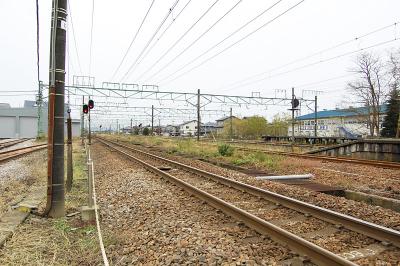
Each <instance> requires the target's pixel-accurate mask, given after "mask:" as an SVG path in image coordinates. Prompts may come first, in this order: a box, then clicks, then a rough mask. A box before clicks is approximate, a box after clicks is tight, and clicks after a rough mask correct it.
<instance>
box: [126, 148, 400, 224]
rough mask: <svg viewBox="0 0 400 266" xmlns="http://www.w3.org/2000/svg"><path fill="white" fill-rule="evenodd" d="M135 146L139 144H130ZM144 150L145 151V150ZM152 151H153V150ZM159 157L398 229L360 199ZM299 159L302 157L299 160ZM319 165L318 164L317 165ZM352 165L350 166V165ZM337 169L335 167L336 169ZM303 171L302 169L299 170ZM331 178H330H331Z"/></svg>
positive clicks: (396, 220) (394, 217) (388, 213)
mask: <svg viewBox="0 0 400 266" xmlns="http://www.w3.org/2000/svg"><path fill="white" fill-rule="evenodd" d="M134 147H136V148H137V147H139V146H136V145H135V146H134ZM147 151H148V150H147ZM153 153H154V152H153ZM163 156H164V157H166V158H170V159H176V160H178V161H180V162H183V163H185V164H188V165H192V166H195V167H198V168H200V169H204V170H207V171H210V172H213V173H215V174H220V175H223V176H226V177H230V178H233V179H235V180H238V181H241V182H244V183H248V184H250V185H254V186H257V187H260V188H263V189H266V190H270V191H273V192H277V193H280V194H283V195H286V196H289V197H293V198H296V199H299V200H302V201H305V202H308V203H311V204H315V205H317V206H320V207H324V208H328V209H331V210H334V211H338V212H341V213H345V214H348V215H351V216H354V217H357V218H360V219H363V220H366V221H369V222H373V223H377V224H380V225H383V226H386V227H390V228H393V229H395V230H400V213H398V212H395V211H392V210H389V209H385V208H382V207H379V206H372V205H368V204H366V203H363V202H357V201H353V200H348V199H345V198H341V197H335V196H331V195H327V194H323V193H318V192H314V191H311V190H307V189H303V188H300V187H296V186H289V185H285V184H281V183H276V182H271V181H266V180H263V181H262V180H256V179H255V178H254V177H252V176H249V175H246V174H243V173H240V172H237V171H232V170H229V169H226V168H221V167H218V166H215V165H212V164H209V163H206V162H202V161H199V160H193V159H189V158H184V157H182V156H174V155H170V154H167V153H163ZM284 160H286V163H287V164H288V165H289V164H293V163H294V161H297V160H299V159H297V158H291V157H287V158H285V159H284ZM302 160H303V159H302ZM310 161H311V163H313V164H314V163H317V161H313V160H308V162H309V163H310ZM317 165H318V166H319V167H321V165H320V164H317ZM352 167H354V166H353V165H352ZM336 169H337V168H336ZM379 170H380V171H382V169H379V168H377V169H376V171H379ZM303 173H304V172H303ZM331 178H333V177H331ZM327 179H328V177H327Z"/></svg>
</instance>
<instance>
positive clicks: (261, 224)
mask: <svg viewBox="0 0 400 266" xmlns="http://www.w3.org/2000/svg"><path fill="white" fill-rule="evenodd" d="M99 141H100V142H101V143H103V144H104V145H106V146H108V147H110V148H112V149H114V150H116V151H118V152H119V153H121V154H123V155H125V156H127V157H128V158H130V159H132V160H133V161H135V162H137V163H140V164H142V165H143V166H144V167H145V168H146V169H147V170H149V171H150V172H152V173H154V174H156V175H159V176H161V177H163V178H167V179H168V180H170V181H172V182H173V183H174V184H176V185H179V186H181V187H182V188H183V189H185V190H186V191H187V192H189V193H190V194H192V195H195V196H197V197H198V198H200V199H202V200H204V201H206V202H207V203H208V204H210V205H211V206H213V207H214V208H216V209H220V210H221V211H223V212H224V213H226V214H227V215H229V216H231V217H234V218H236V219H238V220H240V221H242V222H243V223H244V224H246V225H247V226H248V227H250V228H253V229H254V230H256V231H257V232H259V233H260V234H263V235H267V236H269V237H271V238H272V239H274V240H275V241H277V242H278V243H281V244H283V245H285V246H286V245H287V246H289V248H290V249H292V250H294V251H296V252H298V253H299V254H304V255H307V256H308V257H309V258H310V259H311V260H312V261H313V262H315V263H317V264H318V265H356V264H354V263H353V262H351V261H348V260H346V259H344V258H342V257H340V256H339V255H336V254H334V253H332V252H330V251H328V250H326V249H323V248H321V247H319V246H317V245H315V244H313V243H311V242H309V241H307V240H305V239H303V238H300V237H298V236H297V235H295V234H293V233H290V232H289V231H286V230H284V229H282V228H280V227H278V226H276V225H274V224H272V223H269V222H267V221H265V220H263V219H261V218H259V217H257V216H255V215H253V214H251V213H249V212H247V211H244V210H242V209H240V208H238V207H236V206H234V205H232V204H230V203H228V202H226V201H224V200H222V199H219V198H217V197H215V196H213V195H211V194H209V193H207V192H205V191H203V190H201V189H198V188H196V187H195V186H193V185H191V184H189V183H187V182H185V181H183V180H180V179H178V178H176V177H174V176H172V175H170V174H168V173H166V172H164V171H162V170H160V169H158V168H156V167H154V166H152V165H150V164H149V163H147V162H145V161H142V160H140V159H138V158H136V157H134V156H132V155H131V154H129V153H127V152H125V151H123V150H121V149H118V148H116V147H115V146H113V145H111V144H109V143H112V142H109V143H107V141H105V140H103V139H99ZM112 144H114V143H112ZM114 145H117V144H114Z"/></svg>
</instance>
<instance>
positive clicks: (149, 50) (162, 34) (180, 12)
mask: <svg viewBox="0 0 400 266" xmlns="http://www.w3.org/2000/svg"><path fill="white" fill-rule="evenodd" d="M190 2H192V0H189V1H188V2H187V3H186V4H185V6H184V7H183V8H182V9H181V10H180V11H179V13H178V14H177V15H176V16H175V18H173V19H172V21H171V23H170V24H169V25H168V26H167V27H166V28H165V29H164V31H163V32H162V33H161V34H160V36H158V38H157V40H156V41H155V42H153V44H152V45H151V47H150V48H149V49H148V50H147V51H146V53H145V54H144V55H143V56H142V59H140V61H139V62H138V64H140V63H141V62H142V61H143V59H144V58H146V56H147V55H148V54H149V53H150V52H151V51H152V50H153V48H154V47H155V46H156V44H157V43H158V42H159V41H160V39H161V38H162V37H163V36H164V34H165V33H166V32H167V31H168V30H169V29H170V28H171V26H172V24H174V22H175V21H176V20H177V19H178V18H179V16H180V14H182V12H183V11H184V10H185V9H186V7H187V6H188V5H189V4H190ZM142 75H143V74H142ZM142 75H141V76H142ZM141 76H140V77H139V78H138V79H140V78H141Z"/></svg>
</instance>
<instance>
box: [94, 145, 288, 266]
mask: <svg viewBox="0 0 400 266" xmlns="http://www.w3.org/2000/svg"><path fill="white" fill-rule="evenodd" d="M92 150H93V151H92V154H93V159H94V162H95V172H96V180H97V181H96V182H97V183H96V190H97V193H98V199H99V204H100V213H101V225H102V228H103V231H104V234H105V235H106V236H107V235H108V236H109V235H112V236H114V237H116V238H117V239H116V241H115V243H114V244H111V245H108V246H107V247H106V251H107V253H108V256H109V258H110V259H111V261H112V264H118V265H131V264H135V265H142V264H145V265H215V264H217V265H275V264H276V263H277V262H279V261H282V260H286V259H289V258H291V257H292V256H293V254H292V253H291V252H290V251H289V250H288V249H287V248H285V247H283V246H281V245H279V244H277V243H275V242H273V241H271V240H270V239H269V238H266V237H264V236H261V235H259V234H258V233H257V232H255V231H253V230H251V229H248V228H247V227H245V226H242V225H240V224H238V223H236V222H235V220H233V219H232V218H230V217H228V216H226V215H224V214H223V213H220V212H216V211H215V209H213V208H212V207H210V206H209V205H207V204H202V202H201V201H200V200H198V199H197V198H195V197H190V195H188V194H187V193H186V192H184V191H181V190H180V189H179V188H177V187H175V186H173V185H172V184H169V183H166V182H165V181H163V180H161V179H160V178H158V177H157V176H155V175H154V174H152V173H150V172H148V171H145V170H144V169H143V168H142V167H141V166H138V165H137V164H134V163H133V162H131V161H127V160H126V159H125V158H123V157H122V156H120V155H118V154H116V153H111V152H110V151H108V150H107V149H105V148H104V147H103V146H100V145H99V144H95V145H92Z"/></svg>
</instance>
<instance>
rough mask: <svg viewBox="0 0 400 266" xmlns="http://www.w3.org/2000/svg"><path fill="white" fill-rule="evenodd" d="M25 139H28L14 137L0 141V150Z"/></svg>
mask: <svg viewBox="0 0 400 266" xmlns="http://www.w3.org/2000/svg"><path fill="white" fill-rule="evenodd" d="M27 140H29V139H14V140H10V141H6V142H2V143H0V150H1V149H4V148H8V147H11V146H14V145H16V144H19V143H22V142H25V141H27Z"/></svg>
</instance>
